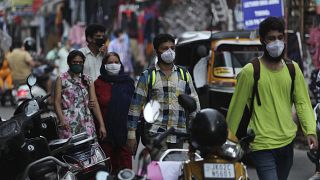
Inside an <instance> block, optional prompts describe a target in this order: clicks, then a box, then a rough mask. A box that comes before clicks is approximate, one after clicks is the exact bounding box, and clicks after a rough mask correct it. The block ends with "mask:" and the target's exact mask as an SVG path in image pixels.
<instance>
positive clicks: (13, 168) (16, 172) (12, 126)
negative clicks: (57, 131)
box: [0, 75, 57, 179]
mask: <svg viewBox="0 0 320 180" xmlns="http://www.w3.org/2000/svg"><path fill="white" fill-rule="evenodd" d="M27 82H28V86H29V87H30V88H32V86H34V85H35V83H36V78H35V77H34V76H32V75H30V76H29V77H28V79H27ZM49 96H50V95H46V96H43V97H34V96H32V98H30V99H27V100H25V101H24V102H23V103H21V104H20V105H19V106H18V108H17V109H16V112H15V113H14V115H13V117H11V118H10V119H9V120H6V121H2V122H0V169H1V173H0V174H1V178H3V179H20V178H21V175H22V172H23V171H24V169H25V168H26V167H27V165H28V164H30V163H32V162H34V161H35V160H37V159H40V158H43V157H46V156H49V155H50V151H49V148H48V146H47V144H48V143H47V139H46V138H45V137H43V136H41V135H37V133H38V132H39V131H38V130H39V129H40V128H39V126H38V125H39V124H38V123H37V122H36V121H35V119H36V118H37V117H39V116H40V115H41V113H42V111H43V109H42V107H44V104H45V100H46V99H47V98H48V97H49ZM40 125H41V126H40V127H43V128H44V129H47V127H48V125H47V124H45V123H41V124H40ZM49 132H50V131H49ZM47 135H48V136H49V135H50V134H47ZM44 164H46V163H44ZM44 164H41V165H39V166H38V168H35V169H33V171H32V172H33V173H31V174H34V176H33V178H31V179H45V178H44V177H45V176H46V175H47V174H48V173H49V174H50V173H52V172H54V171H56V170H57V166H55V165H52V164H51V163H50V162H49V163H48V164H49V165H48V164H46V165H44ZM50 164H51V165H50Z"/></svg>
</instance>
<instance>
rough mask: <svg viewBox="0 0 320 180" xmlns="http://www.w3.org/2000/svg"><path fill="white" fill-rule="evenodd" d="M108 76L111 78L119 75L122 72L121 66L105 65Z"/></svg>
mask: <svg viewBox="0 0 320 180" xmlns="http://www.w3.org/2000/svg"><path fill="white" fill-rule="evenodd" d="M104 66H105V68H106V70H107V72H108V74H109V75H111V76H114V75H118V74H119V72H120V68H121V64H106V65H104Z"/></svg>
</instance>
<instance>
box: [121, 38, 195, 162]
mask: <svg viewBox="0 0 320 180" xmlns="http://www.w3.org/2000/svg"><path fill="white" fill-rule="evenodd" d="M174 42H175V40H174V38H173V37H172V36H171V35H170V34H159V35H157V36H156V37H155V38H154V40H153V46H154V50H155V52H156V54H157V56H158V62H157V63H156V64H155V67H153V68H152V69H153V70H152V72H150V70H149V69H148V70H145V71H144V72H143V73H142V75H141V76H140V78H139V80H138V84H137V86H136V90H135V93H134V95H133V99H132V101H131V105H130V109H129V118H128V142H127V143H128V145H129V146H130V147H131V150H132V151H133V152H135V147H136V145H137V140H136V129H137V127H138V121H139V119H140V114H141V110H142V107H143V106H144V105H145V104H146V103H147V102H148V101H149V100H151V99H152V100H157V101H158V102H159V103H160V105H161V109H160V115H159V117H158V118H157V119H156V120H155V122H154V123H153V124H152V125H151V127H150V128H148V129H147V130H146V132H142V131H144V130H141V131H140V132H139V133H143V134H144V135H146V136H154V135H157V134H159V133H162V132H164V131H165V130H166V129H169V128H170V127H175V128H176V129H179V130H181V131H186V117H185V116H186V115H185V112H184V109H183V108H182V107H181V106H180V105H179V103H178V96H179V95H180V94H189V95H190V96H192V97H193V98H194V99H195V100H196V102H197V110H199V109H200V103H199V98H198V95H197V93H196V91H195V88H194V86H193V82H192V78H191V76H190V74H189V72H188V71H187V70H185V75H183V74H184V73H181V72H182V71H183V69H182V67H180V66H177V65H175V64H174V59H175V51H174V49H175V44H174ZM150 74H154V76H153V77H154V78H152V76H149V75H150ZM148 79H149V80H148ZM150 79H151V80H150ZM149 81H150V82H153V83H152V87H150V85H149ZM149 87H150V89H149ZM165 144H166V146H164V147H163V148H162V149H161V150H160V152H163V151H165V150H166V149H168V148H169V149H172V148H183V141H182V140H179V139H178V138H177V137H176V136H168V138H167V141H166V143H165ZM159 154H161V153H159ZM151 158H152V159H155V160H156V159H157V158H159V157H157V156H152V157H151Z"/></svg>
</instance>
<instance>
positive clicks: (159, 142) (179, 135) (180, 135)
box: [153, 127, 189, 146]
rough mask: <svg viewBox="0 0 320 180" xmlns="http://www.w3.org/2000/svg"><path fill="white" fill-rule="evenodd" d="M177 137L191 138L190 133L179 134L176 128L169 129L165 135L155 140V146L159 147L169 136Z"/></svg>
mask: <svg viewBox="0 0 320 180" xmlns="http://www.w3.org/2000/svg"><path fill="white" fill-rule="evenodd" d="M170 134H171V135H176V136H178V137H189V134H188V133H185V132H179V131H177V130H176V129H175V128H174V127H171V128H169V129H168V130H166V131H165V132H164V133H162V134H160V135H159V136H158V137H156V139H155V140H154V143H153V146H159V145H160V144H161V142H162V141H163V140H164V139H165V138H166V137H167V136H168V135H170Z"/></svg>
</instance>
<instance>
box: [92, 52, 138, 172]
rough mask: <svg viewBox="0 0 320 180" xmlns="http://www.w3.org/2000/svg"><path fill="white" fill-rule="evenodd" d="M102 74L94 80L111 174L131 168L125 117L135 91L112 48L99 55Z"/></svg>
mask: <svg viewBox="0 0 320 180" xmlns="http://www.w3.org/2000/svg"><path fill="white" fill-rule="evenodd" d="M100 73H101V75H100V76H99V77H98V79H97V80H96V81H95V82H94V85H95V89H96V94H97V97H98V102H99V106H100V107H101V112H102V116H103V120H104V122H105V125H106V129H107V132H108V133H107V138H106V139H105V140H103V141H101V142H100V144H101V147H102V149H103V150H104V152H105V153H106V154H107V155H108V156H109V157H110V158H111V164H112V172H111V173H112V174H115V175H116V174H117V173H118V172H119V171H120V170H122V169H124V168H129V169H131V168H132V162H131V161H132V157H131V151H130V149H129V147H128V146H127V145H126V141H127V133H128V129H127V121H128V111H129V105H130V102H131V98H132V95H133V92H134V81H133V79H132V78H131V77H130V76H129V75H128V74H127V73H125V72H124V67H123V65H122V63H121V61H120V57H119V55H118V54H117V53H115V52H109V53H107V54H106V55H105V56H104V57H103V59H102V65H101V67H100Z"/></svg>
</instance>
